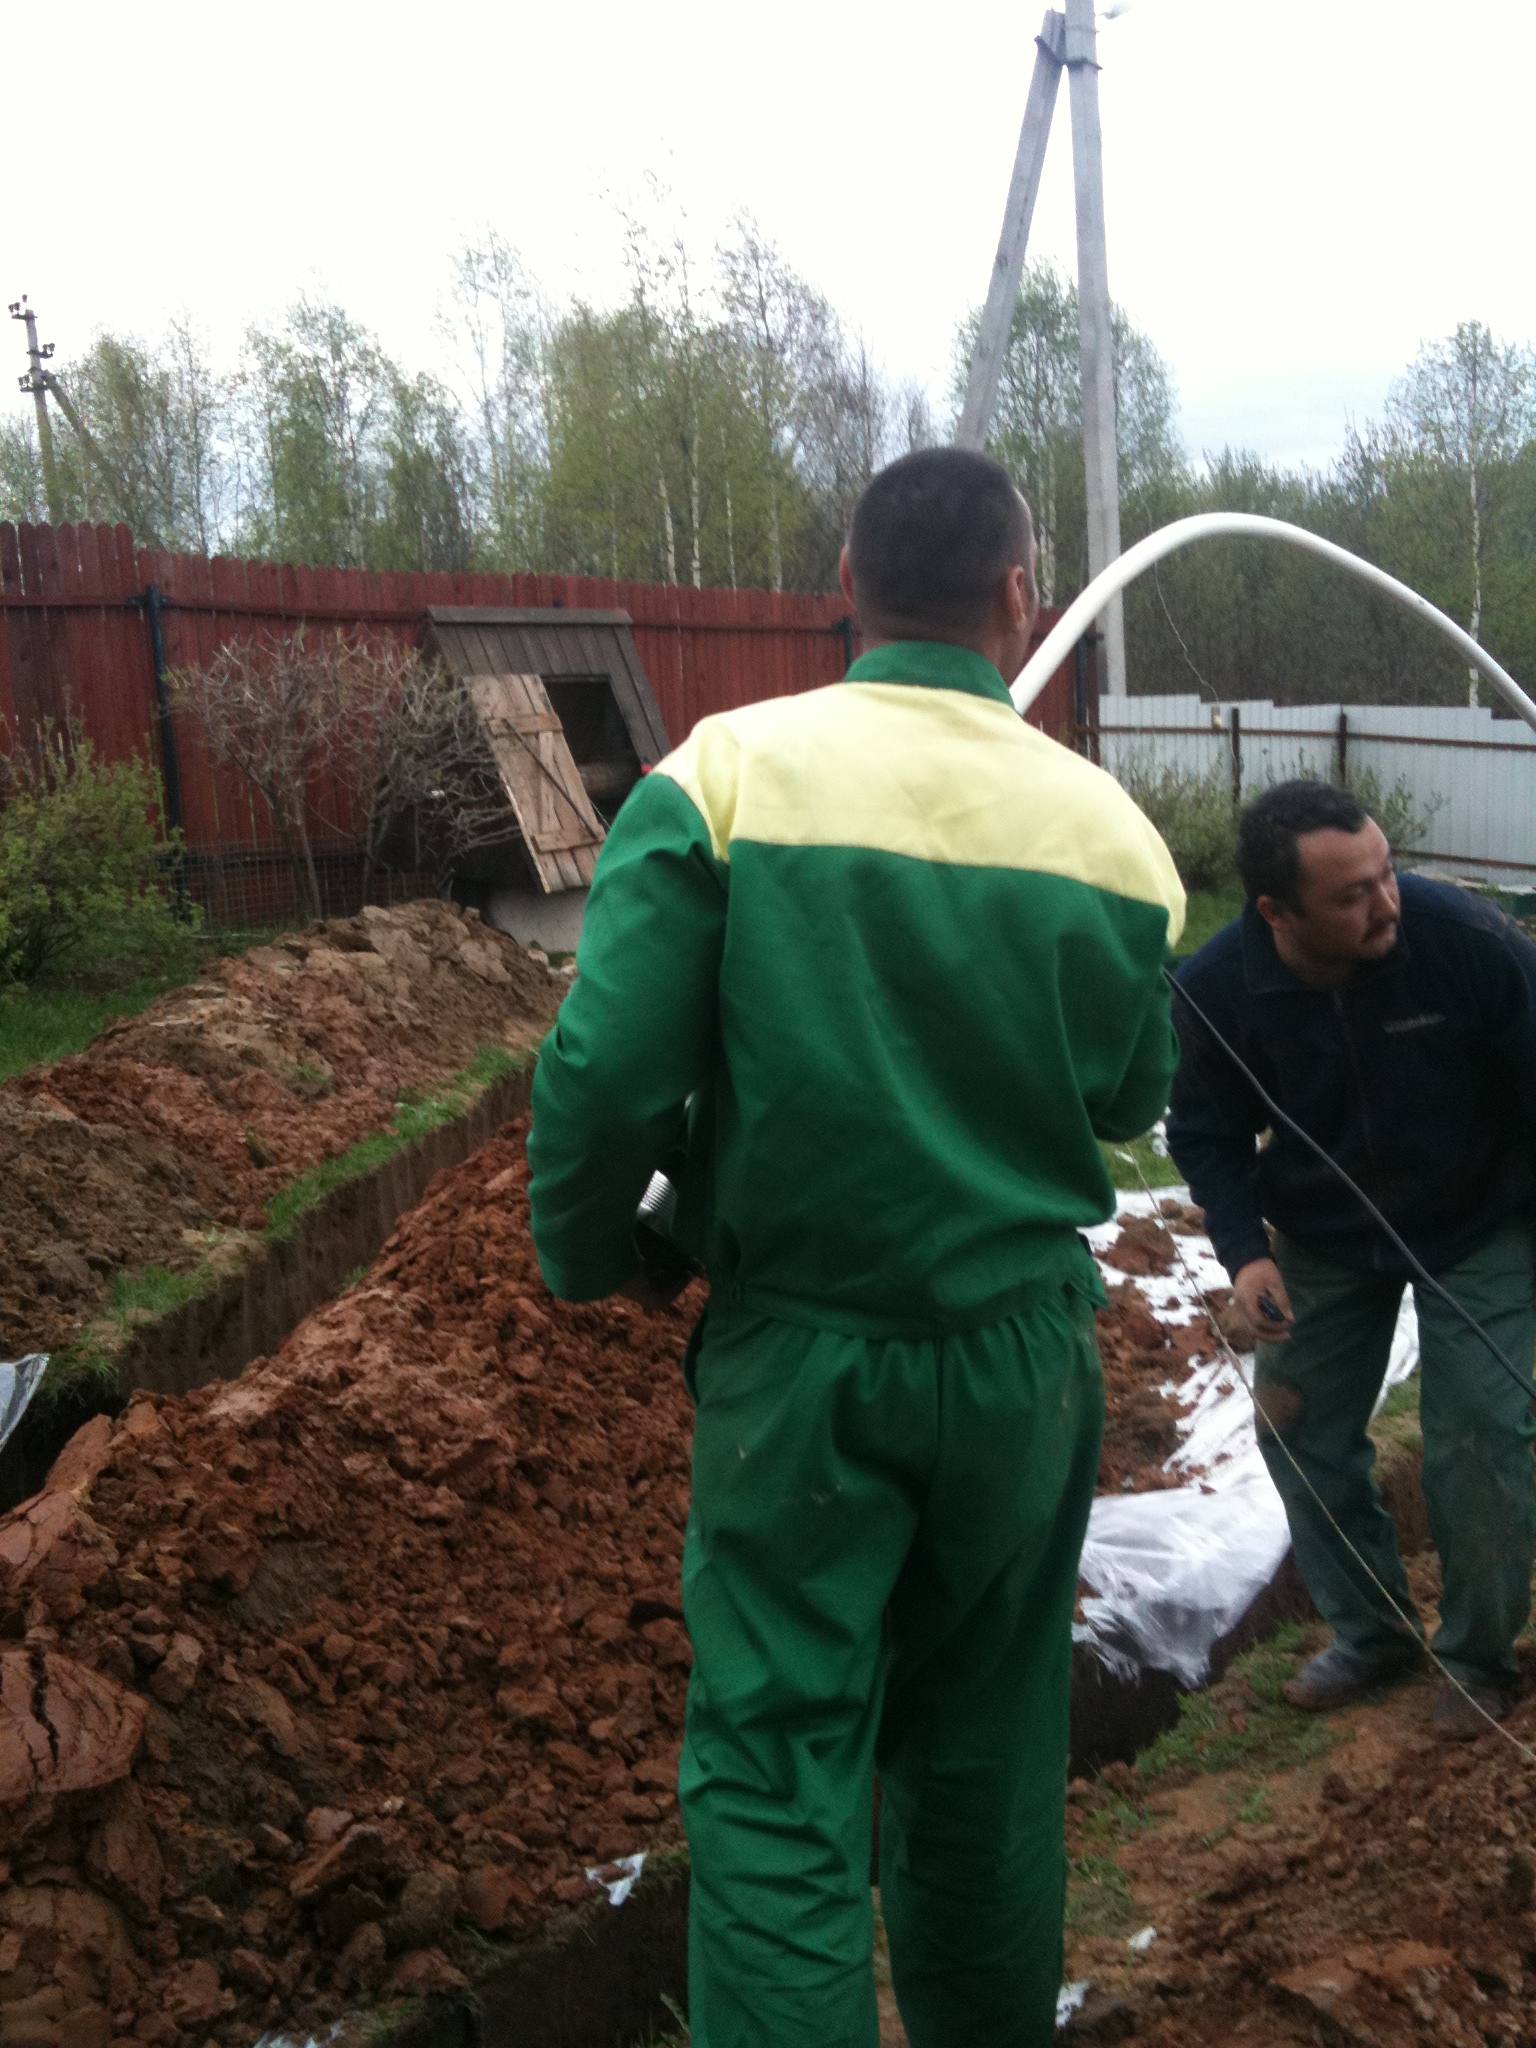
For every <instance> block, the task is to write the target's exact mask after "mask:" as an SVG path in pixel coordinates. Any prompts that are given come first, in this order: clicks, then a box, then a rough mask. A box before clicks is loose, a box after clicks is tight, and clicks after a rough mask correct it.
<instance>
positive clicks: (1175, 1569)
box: [1073, 1188, 1419, 1688]
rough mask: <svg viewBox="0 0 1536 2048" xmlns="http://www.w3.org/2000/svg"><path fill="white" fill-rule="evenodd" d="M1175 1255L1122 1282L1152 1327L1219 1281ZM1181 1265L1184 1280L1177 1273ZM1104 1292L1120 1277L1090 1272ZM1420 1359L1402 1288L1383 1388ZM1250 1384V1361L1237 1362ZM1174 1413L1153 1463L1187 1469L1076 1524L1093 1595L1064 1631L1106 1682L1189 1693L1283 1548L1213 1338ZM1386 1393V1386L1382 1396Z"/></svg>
mask: <svg viewBox="0 0 1536 2048" xmlns="http://www.w3.org/2000/svg"><path fill="white" fill-rule="evenodd" d="M1169 1196H1172V1197H1173V1198H1174V1199H1175V1200H1177V1201H1180V1202H1187V1201H1188V1200H1189V1191H1188V1189H1187V1188H1162V1189H1159V1190H1158V1192H1157V1200H1158V1201H1162V1200H1164V1199H1166V1198H1167V1197H1169ZM1118 1210H1119V1214H1120V1215H1122V1216H1127V1215H1129V1216H1146V1215H1149V1214H1151V1213H1152V1211H1153V1203H1152V1202H1151V1201H1149V1200H1148V1198H1147V1196H1146V1195H1144V1194H1139V1193H1138V1194H1122V1195H1121V1196H1120V1199H1119V1204H1118ZM1118 1232H1119V1225H1118V1223H1106V1224H1102V1225H1100V1226H1099V1228H1098V1229H1096V1230H1090V1231H1089V1232H1088V1233H1087V1237H1088V1242H1089V1244H1090V1245H1091V1246H1092V1247H1093V1249H1094V1251H1095V1252H1096V1253H1097V1252H1102V1251H1104V1250H1106V1249H1107V1248H1108V1246H1109V1245H1111V1244H1113V1242H1114V1240H1115V1238H1116V1236H1117V1235H1118ZM1176 1242H1177V1244H1178V1246H1179V1249H1180V1251H1181V1252H1182V1253H1183V1260H1182V1261H1180V1260H1179V1259H1175V1261H1174V1267H1173V1271H1172V1272H1171V1273H1166V1274H1156V1275H1152V1276H1149V1277H1148V1278H1145V1279H1141V1278H1138V1279H1136V1280H1135V1282H1134V1285H1135V1286H1136V1287H1137V1288H1139V1289H1140V1291H1141V1293H1142V1294H1143V1295H1144V1296H1145V1297H1146V1300H1147V1304H1148V1306H1149V1307H1150V1309H1151V1311H1152V1313H1153V1314H1154V1315H1155V1316H1157V1317H1158V1318H1159V1319H1160V1320H1161V1321H1164V1322H1169V1323H1179V1324H1182V1323H1187V1322H1189V1321H1190V1320H1191V1319H1192V1318H1193V1317H1195V1316H1199V1317H1201V1318H1202V1319H1203V1318H1204V1315H1205V1311H1204V1309H1203V1308H1202V1307H1201V1305H1200V1301H1199V1297H1198V1295H1197V1294H1196V1292H1195V1287H1194V1284H1193V1283H1192V1281H1191V1278H1190V1273H1193V1275H1194V1279H1195V1280H1197V1281H1198V1283H1199V1285H1200V1286H1201V1287H1202V1288H1204V1289H1205V1290H1206V1291H1207V1292H1209V1291H1210V1290H1211V1289H1212V1288H1214V1287H1224V1286H1226V1285H1227V1276H1226V1273H1225V1271H1224V1270H1223V1268H1222V1267H1221V1265H1220V1264H1219V1263H1218V1261H1217V1259H1216V1255H1215V1253H1214V1251H1213V1250H1212V1248H1211V1244H1210V1241H1209V1239H1207V1238H1204V1237H1198V1236H1194V1237H1182V1236H1181V1237H1179V1238H1178V1239H1177V1240H1176ZM1186 1264H1187V1266H1188V1268H1189V1269H1190V1271H1189V1272H1186V1270H1185V1266H1186ZM1100 1270H1101V1271H1102V1273H1103V1275H1104V1277H1105V1279H1106V1281H1107V1282H1109V1283H1110V1284H1116V1283H1120V1282H1123V1281H1124V1280H1125V1279H1126V1277H1127V1276H1126V1275H1125V1274H1124V1273H1121V1272H1119V1271H1117V1270H1116V1269H1115V1268H1114V1267H1112V1266H1107V1265H1102V1264H1101V1267H1100ZM1418 1359H1419V1329H1418V1318H1417V1316H1416V1315H1415V1313H1414V1307H1413V1292H1412V1289H1411V1288H1410V1289H1408V1290H1406V1291H1405V1293H1404V1296H1403V1306H1402V1310H1401V1312H1400V1314H1399V1316H1398V1322H1397V1331H1396V1334H1395V1336H1394V1338H1393V1343H1392V1361H1391V1364H1390V1366H1389V1367H1388V1369H1387V1379H1386V1386H1387V1387H1392V1386H1395V1385H1396V1384H1397V1383H1398V1382H1399V1381H1400V1380H1405V1379H1407V1378H1408V1377H1409V1375H1410V1374H1411V1373H1412V1371H1413V1369H1414V1367H1415V1366H1416V1365H1417V1364H1418ZM1243 1368H1244V1378H1245V1379H1246V1380H1247V1381H1248V1382H1249V1383H1250V1384H1251V1382H1252V1377H1253V1359H1252V1356H1251V1354H1250V1355H1249V1356H1247V1357H1245V1358H1244V1360H1243ZM1176 1391H1177V1394H1178V1398H1179V1399H1180V1400H1181V1401H1182V1402H1183V1403H1184V1405H1185V1408H1186V1414H1185V1416H1184V1418H1183V1420H1182V1421H1181V1423H1180V1430H1181V1432H1182V1437H1183V1441H1182V1442H1181V1443H1180V1445H1179V1448H1178V1449H1177V1450H1176V1451H1175V1452H1174V1454H1173V1456H1172V1457H1171V1458H1170V1459H1169V1460H1168V1464H1167V1467H1166V1469H1167V1470H1169V1471H1176V1472H1177V1471H1182V1472H1186V1473H1188V1474H1189V1477H1188V1480H1187V1482H1186V1483H1185V1484H1184V1485H1181V1486H1177V1487H1172V1488H1170V1489H1169V1490H1168V1491H1166V1492H1163V1493H1129V1494H1108V1495H1103V1496H1101V1497H1100V1498H1099V1499H1097V1500H1095V1501H1094V1503H1093V1508H1092V1510H1091V1512H1090V1514H1089V1517H1088V1537H1087V1541H1086V1542H1085V1543H1084V1545H1083V1559H1082V1565H1081V1571H1080V1575H1081V1577H1082V1580H1083V1583H1084V1584H1085V1585H1086V1586H1088V1587H1090V1588H1091V1589H1092V1593H1091V1596H1090V1597H1088V1598H1085V1599H1084V1600H1083V1602H1082V1609H1083V1617H1084V1618H1083V1621H1082V1622H1081V1623H1080V1624H1079V1625H1078V1627H1077V1628H1075V1629H1074V1631H1073V1634H1074V1636H1075V1637H1076V1639H1077V1640H1078V1641H1079V1642H1086V1643H1087V1644H1089V1645H1090V1646H1091V1647H1092V1649H1093V1650H1094V1652H1095V1654H1096V1655H1097V1656H1098V1657H1099V1659H1100V1661H1101V1662H1102V1663H1103V1664H1104V1665H1105V1666H1106V1667H1107V1668H1108V1669H1109V1670H1111V1671H1112V1672H1114V1673H1115V1674H1116V1676H1117V1677H1121V1678H1125V1679H1134V1678H1135V1677H1136V1675H1137V1673H1138V1672H1139V1671H1141V1670H1143V1669H1145V1668H1148V1667H1151V1668H1154V1669H1158V1670H1163V1671H1171V1672H1172V1673H1173V1674H1174V1676H1175V1677H1176V1678H1177V1679H1178V1681H1179V1683H1180V1684H1181V1685H1184V1686H1188V1687H1191V1688H1193V1687H1197V1686H1201V1685H1203V1684H1204V1683H1205V1681H1206V1678H1207V1676H1208V1675H1209V1671H1210V1654H1211V1648H1212V1645H1213V1644H1215V1643H1216V1642H1218V1641H1219V1640H1220V1638H1221V1637H1222V1636H1224V1635H1225V1634H1226V1633H1227V1631H1228V1630H1229V1629H1231V1628H1235V1627H1236V1625H1237V1623H1238V1622H1239V1621H1241V1620H1242V1618H1243V1616H1244V1615H1245V1614H1246V1613H1247V1611H1248V1609H1249V1608H1250V1607H1251V1606H1252V1605H1253V1603H1254V1601H1255V1600H1256V1599H1257V1598H1258V1596H1259V1594H1260V1593H1262V1592H1263V1590H1264V1588H1265V1587H1266V1586H1267V1585H1268V1584H1269V1582H1270V1580H1271V1579H1272V1578H1273V1577H1274V1575H1275V1573H1276V1572H1277V1571H1278V1570H1279V1569H1280V1565H1281V1563H1282V1562H1283V1560H1284V1558H1285V1554H1286V1551H1287V1550H1288V1549H1289V1548H1290V1536H1289V1533H1288V1531H1287V1529H1286V1525H1285V1510H1284V1509H1283V1508H1282V1507H1281V1505H1280V1496H1279V1495H1278V1494H1277V1493H1276V1491H1275V1488H1274V1482H1273V1481H1272V1480H1271V1479H1270V1476H1269V1472H1268V1470H1267V1468H1266V1466H1265V1464H1264V1460H1263V1457H1262V1455H1261V1454H1260V1451H1259V1446H1258V1439H1257V1436H1256V1435H1255V1432H1254V1417H1253V1403H1252V1401H1251V1400H1250V1399H1249V1396H1248V1393H1247V1389H1246V1387H1245V1386H1244V1385H1242V1384H1241V1383H1240V1382H1239V1379H1238V1375H1237V1370H1236V1368H1235V1367H1234V1366H1233V1365H1232V1362H1231V1360H1230V1358H1229V1357H1228V1356H1227V1354H1226V1353H1225V1351H1224V1350H1223V1349H1222V1348H1221V1346H1220V1345H1219V1344H1218V1343H1217V1341H1216V1338H1215V1336H1214V1334H1213V1335H1212V1338H1211V1342H1210V1348H1209V1352H1208V1354H1206V1355H1204V1356H1200V1357H1197V1358H1196V1360H1195V1361H1194V1364H1193V1367H1192V1369H1191V1371H1190V1373H1189V1376H1188V1378H1187V1379H1186V1380H1185V1381H1184V1382H1183V1384H1182V1385H1181V1386H1180V1387H1178V1388H1177V1390H1176ZM1383 1393H1385V1388H1384V1389H1383Z"/></svg>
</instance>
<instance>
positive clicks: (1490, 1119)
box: [1168, 875, 1536, 1275]
mask: <svg viewBox="0 0 1536 2048" xmlns="http://www.w3.org/2000/svg"><path fill="white" fill-rule="evenodd" d="M1400 886H1401V889H1402V923H1401V925H1400V926H1399V928H1398V938H1397V944H1396V945H1395V946H1394V947H1393V949H1392V951H1391V953H1390V954H1388V956H1387V957H1386V959H1385V960H1381V961H1378V962H1375V963H1374V964H1366V965H1363V966H1361V967H1360V968H1359V969H1357V971H1356V973H1355V974H1354V976H1353V977H1352V979H1351V980H1350V981H1349V983H1348V985H1347V986H1346V987H1344V988H1342V989H1340V990H1338V991H1336V992H1334V991H1326V990H1319V989H1314V988H1309V987H1307V985H1306V984H1305V983H1304V982H1302V981H1300V980H1299V979H1298V978H1297V977H1296V976H1295V975H1294V974H1292V973H1291V971H1290V969H1289V968H1288V967H1286V966H1285V965H1284V963H1283V962H1282V961H1281V959H1280V957H1279V955H1278V954H1277V953H1276V951H1275V945H1274V940H1273V938H1272V937H1271V935H1270V930H1269V927H1268V925H1266V924H1265V922H1264V920H1263V919H1262V918H1261V917H1260V916H1259V915H1258V913H1257V911H1255V910H1254V908H1253V907H1252V905H1251V904H1250V905H1249V906H1247V908H1245V910H1244V911H1243V914H1242V916H1241V917H1240V918H1238V919H1237V920H1236V921H1235V922H1234V923H1232V924H1229V925H1227V926H1226V927H1225V928H1224V929H1223V930H1221V931H1219V932H1218V933H1217V934H1216V936H1215V938H1213V939H1212V940H1210V941H1209V943H1208V944H1206V945H1204V946H1202V947H1201V949H1200V951H1199V952H1198V953H1196V954H1195V956H1194V958H1193V959H1191V960H1189V961H1186V963H1185V965H1184V967H1183V968H1182V970H1181V971H1180V974H1179V981H1180V982H1181V983H1182V984H1183V985H1184V986H1186V987H1187V988H1188V989H1189V992H1190V994H1191V995H1192V996H1193V997H1194V999H1195V1001H1196V1002H1197V1003H1199V1005H1200V1007H1201V1008H1202V1009H1203V1010H1204V1011H1205V1012H1206V1014H1207V1016H1209V1018H1210V1019H1211V1022H1212V1023H1213V1024H1214V1025H1215V1026H1216V1029H1217V1030H1218V1031H1219V1032H1220V1033H1221V1034H1222V1036H1223V1037H1224V1038H1225V1039H1226V1040H1227V1042H1228V1044H1229V1045H1231V1046H1232V1047H1233V1048H1234V1049H1235V1050H1236V1051H1237V1052H1238V1053H1239V1054H1241V1056H1242V1058H1243V1059H1244V1060H1245V1061H1246V1062H1247V1064H1248V1065H1249V1066H1250V1067H1251V1068H1252V1069H1253V1071H1254V1073H1255V1074H1256V1075H1257V1076H1258V1078H1259V1079H1260V1080H1261V1081H1262V1082H1263V1084H1264V1086H1265V1088H1267V1089H1268V1090H1269V1092H1270V1094H1271V1095H1272V1096H1274V1098H1275V1100H1276V1101H1277V1102H1278V1103H1279V1104H1280V1105H1281V1107H1282V1108H1283V1109H1285V1110H1287V1111H1288V1112H1289V1113H1290V1114H1291V1115H1292V1116H1293V1117H1295V1119H1296V1121H1297V1122H1298V1123H1299V1124H1300V1125H1301V1126H1302V1128H1303V1129H1304V1130H1306V1131H1308V1132H1310V1134H1311V1135H1312V1136H1313V1137H1314V1138H1315V1139H1316V1140H1317V1142H1318V1143H1319V1144H1320V1145H1321V1146H1323V1148H1324V1149H1325V1151H1327V1152H1329V1153H1330V1154H1331V1155H1332V1157H1333V1158H1334V1159H1336V1160H1337V1161H1338V1163H1339V1165H1340V1166H1342V1167H1343V1168H1344V1170H1345V1171H1346V1172H1347V1173H1348V1174H1350V1175H1351V1176H1352V1177H1353V1178H1354V1179H1355V1180H1356V1181H1358V1182H1359V1184H1360V1186H1361V1187H1362V1188H1363V1189H1364V1190H1365V1192H1366V1193H1367V1194H1368V1195H1369V1196H1370V1197H1371V1199H1372V1201H1374V1202H1375V1203H1376V1204H1377V1206H1378V1207H1379V1208H1380V1209H1381V1210H1382V1211H1383V1213H1384V1214H1385V1215H1386V1216H1387V1217H1388V1218H1389V1219H1390V1220H1391V1222H1392V1224H1393V1225H1394V1227H1395V1228H1396V1229H1397V1230H1398V1231H1399V1232H1400V1233H1401V1235H1402V1236H1403V1238H1404V1239H1406V1241H1407V1242H1408V1244H1409V1245H1411V1246H1412V1248H1413V1250H1414V1251H1415V1252H1416V1253H1417V1254H1418V1256H1419V1258H1421V1259H1422V1260H1423V1262H1424V1264H1425V1265H1426V1266H1428V1268H1429V1269H1430V1271H1431V1272H1443V1271H1444V1270H1445V1269H1446V1268H1447V1267H1450V1266H1454V1265H1455V1264H1457V1262H1458V1261H1459V1260H1461V1259H1464V1258H1466V1257H1467V1256H1468V1255H1469V1254H1470V1253H1472V1252H1473V1251H1475V1250H1476V1249H1477V1247H1478V1246H1479V1245H1480V1244H1482V1243H1483V1242H1484V1241H1485V1240H1486V1239H1487V1238H1489V1237H1491V1236H1492V1235H1493V1233H1494V1231H1495V1230H1497V1229H1498V1228H1499V1226H1500V1225H1501V1224H1502V1223H1503V1222H1505V1221H1506V1220H1507V1219H1508V1218H1509V1217H1511V1216H1513V1215H1517V1214H1527V1215H1528V1214H1530V1213H1531V1211H1532V1209H1533V1207H1536V946H1533V945H1532V943H1531V941H1530V940H1529V939H1528V938H1526V937H1525V935H1524V933H1523V932H1521V931H1520V929H1519V927H1518V926H1517V925H1515V924H1513V923H1512V922H1511V921H1510V919H1509V918H1507V917H1505V916H1504V914H1503V913H1502V912H1501V911H1499V910H1496V909H1495V908H1494V907H1493V906H1492V905H1491V904H1488V903H1485V902H1483V901H1481V900H1480V899H1479V898H1477V897H1475V896H1471V895H1469V894H1468V893H1467V892H1466V891H1465V890H1463V889H1457V888H1454V887H1452V886H1451V885H1450V884H1447V883H1443V882H1430V881H1425V880H1423V879H1422V878H1421V877H1419V876H1417V875H1404V876H1403V877H1402V878H1401V883H1400ZM1173 1020H1174V1023H1175V1025H1176V1026H1177V1027H1178V1032H1179V1039H1180V1045H1181V1049H1182V1056H1181V1058H1180V1062H1179V1070H1178V1074H1177V1076H1176V1078H1175V1080H1174V1084H1173V1102H1172V1107H1171V1108H1170V1110H1169V1114H1168V1144H1169V1149H1170V1150H1171V1152H1172V1153H1173V1156H1174V1158H1175V1160H1177V1162H1178V1165H1179V1169H1180V1171H1181V1172H1182V1173H1183V1174H1184V1176H1185V1178H1186V1179H1187V1180H1188V1182H1189V1186H1190V1192H1191V1194H1192V1195H1193V1197H1194V1199H1195V1200H1196V1201H1197V1202H1199V1203H1200V1204H1201V1205H1202V1206H1203V1208H1204V1210H1205V1214H1206V1224H1207V1228H1208V1229H1209V1231H1210V1235H1211V1239H1212V1242H1213V1243H1214V1244H1215V1247H1216V1253H1217V1256H1218V1257H1219V1258H1220V1260H1221V1262H1222V1264H1223V1265H1224V1266H1225V1267H1226V1268H1227V1271H1228V1272H1229V1273H1236V1272H1237V1270H1238V1269H1239V1268H1240V1267H1241V1266H1244V1265H1246V1264H1247V1263H1248V1261H1249V1260H1250V1259H1261V1258H1267V1257H1268V1256H1269V1245H1268V1240H1267V1238H1266V1236H1265V1231H1264V1222H1265V1219H1268V1221H1269V1222H1270V1223H1272V1224H1274V1226H1275V1227H1276V1229H1277V1230H1279V1231H1280V1232H1281V1233H1282V1234H1283V1235H1284V1236H1286V1237H1291V1238H1294V1239H1295V1240H1296V1241H1297V1242H1298V1243H1299V1244H1302V1245H1305V1246H1306V1247H1307V1248H1308V1249H1309V1250H1312V1251H1315V1252H1318V1253H1319V1254H1321V1255H1322V1256H1323V1257H1324V1258H1328V1259H1333V1260H1335V1261H1337V1263H1339V1264H1340V1265H1344V1266H1351V1267H1355V1268H1359V1269H1364V1270H1371V1271H1376V1272H1381V1273H1390V1274H1394V1275H1395V1274H1398V1273H1402V1272H1404V1271H1406V1268H1405V1266H1404V1264H1403V1261H1402V1259H1401V1257H1400V1255H1399V1254H1398V1253H1397V1252H1395V1251H1394V1250H1393V1248H1392V1246H1391V1244H1390V1243H1389V1242H1388V1240H1387V1239H1386V1237H1385V1236H1384V1235H1383V1234H1382V1232H1381V1230H1380V1228H1379V1227H1378V1226H1377V1225H1376V1224H1374V1223H1372V1221H1371V1220H1370V1218H1369V1217H1368V1216H1367V1215H1366V1214H1365V1212H1364V1211H1363V1210H1362V1209H1361V1207H1360V1205H1359V1203H1358V1202H1357V1201H1356V1200H1355V1199H1354V1197H1353V1196H1352V1195H1351V1194H1350V1193H1349V1192H1348V1190H1347V1189H1345V1188H1343V1187H1341V1186H1340V1185H1339V1183H1338V1182H1337V1181H1336V1180H1335V1179H1334V1178H1333V1176H1332V1175H1331V1174H1329V1173H1328V1171H1327V1170H1326V1168H1324V1167H1323V1166H1322V1164H1321V1163H1320V1162H1319V1161H1318V1160H1317V1159H1315V1158H1314V1157H1313V1156H1312V1155H1311V1154H1310V1153H1309V1152H1308V1151H1307V1150H1306V1148H1305V1147H1304V1146H1303V1145H1302V1144H1301V1143H1300V1141H1299V1140H1298V1139H1297V1138H1295V1137H1294V1136H1293V1135H1292V1134H1291V1133H1290V1132H1288V1131H1286V1130H1285V1129H1284V1128H1283V1127H1282V1128H1281V1129H1279V1130H1277V1131H1276V1132H1275V1133H1274V1135H1273V1136H1272V1138H1271V1139H1270V1141H1269V1143H1268V1144H1267V1145H1265V1146H1264V1147H1263V1148H1262V1149H1260V1147H1259V1146H1258V1143H1257V1140H1258V1136H1259V1134H1260V1132H1262V1131H1263V1130H1265V1129H1266V1128H1267V1127H1268V1125H1269V1123H1270V1117H1269V1112H1268V1111H1267V1110H1266V1109H1265V1108H1264V1105H1263V1104H1262V1103H1261V1102H1260V1100H1259V1098H1258V1097H1257V1095H1255V1093H1254V1092H1253V1090H1252V1088H1251V1087H1250V1086H1249V1085H1248V1083H1247V1082H1246V1081H1245V1080H1244V1079H1243V1077H1242V1075H1241V1074H1239V1073H1238V1072H1237V1070H1236V1069H1235V1067H1234V1066H1233V1065H1232V1062H1231V1061H1230V1060H1229V1059H1228V1058H1227V1055H1226V1054H1225V1053H1224V1052H1223V1051H1222V1050H1221V1048H1220V1047H1219V1046H1217V1045H1216V1044H1214V1043H1213V1042H1212V1040H1211V1038H1210V1035H1209V1033H1208V1032H1206V1031H1205V1030H1204V1029H1203V1027H1202V1026H1201V1025H1200V1024H1199V1023H1198V1022H1197V1021H1196V1020H1195V1019H1194V1017H1193V1016H1192V1015H1191V1013H1190V1011H1189V1007H1188V1005H1187V1004H1185V1003H1181V1002H1180V1000H1179V998H1178V997H1177V996H1175V997H1174V999H1173Z"/></svg>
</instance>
